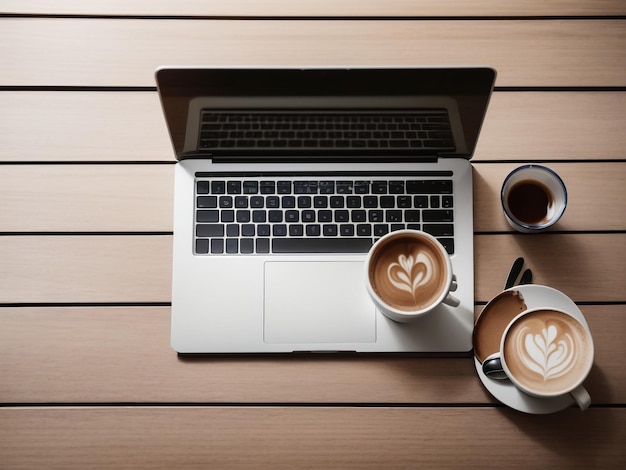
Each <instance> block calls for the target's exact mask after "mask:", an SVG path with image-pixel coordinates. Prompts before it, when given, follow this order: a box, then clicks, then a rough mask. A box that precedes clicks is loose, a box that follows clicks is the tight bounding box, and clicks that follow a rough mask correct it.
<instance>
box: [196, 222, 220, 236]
mask: <svg viewBox="0 0 626 470" xmlns="http://www.w3.org/2000/svg"><path fill="white" fill-rule="evenodd" d="M223 236H224V226H223V225H222V224H198V225H196V237H202V238H209V237H223Z"/></svg>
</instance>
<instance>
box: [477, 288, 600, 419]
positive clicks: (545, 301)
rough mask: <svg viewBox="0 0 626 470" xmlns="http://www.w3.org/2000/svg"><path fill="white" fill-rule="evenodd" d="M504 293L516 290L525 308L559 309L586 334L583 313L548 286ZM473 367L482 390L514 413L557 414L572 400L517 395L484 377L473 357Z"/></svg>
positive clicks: (512, 388)
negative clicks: (569, 316)
mask: <svg viewBox="0 0 626 470" xmlns="http://www.w3.org/2000/svg"><path fill="white" fill-rule="evenodd" d="M508 290H517V291H519V292H521V294H522V296H523V297H524V302H525V303H526V306H527V308H528V309H531V308H539V307H551V308H557V309H559V310H563V311H565V312H567V313H569V314H570V315H571V316H573V317H574V318H576V319H577V320H578V321H579V322H580V323H581V324H582V325H583V326H584V327H585V329H586V330H587V331H589V325H587V321H586V320H585V317H584V315H583V313H582V312H581V311H580V309H579V308H578V306H577V305H576V304H575V303H574V301H573V300H572V299H570V298H569V297H568V296H566V295H565V294H563V293H562V292H560V291H558V290H556V289H553V288H552V287H547V286H540V285H535V284H527V285H523V286H515V287H512V288H511V289H508ZM474 366H475V367H476V372H478V377H479V378H480V380H481V382H482V383H483V385H484V386H485V388H486V389H487V390H488V391H489V393H491V394H492V395H493V396H494V397H495V398H497V399H498V400H499V401H500V402H502V403H504V404H505V405H507V406H510V407H511V408H513V409H516V410H518V411H523V412H524V413H532V414H547V413H554V412H556V411H561V410H563V409H565V408H567V407H569V406H571V405H572V404H574V399H573V398H572V396H571V395H570V394H569V393H568V394H566V395H563V396H560V397H556V398H535V397H532V396H530V395H527V394H526V393H524V392H521V391H520V390H519V389H518V388H517V387H515V385H513V384H512V383H511V382H510V381H509V380H494V379H490V378H488V377H487V376H486V375H485V374H484V373H483V369H482V365H481V363H480V362H479V361H478V359H476V358H475V357H474Z"/></svg>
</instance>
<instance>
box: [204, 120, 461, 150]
mask: <svg viewBox="0 0 626 470" xmlns="http://www.w3.org/2000/svg"><path fill="white" fill-rule="evenodd" d="M198 148H199V149H201V150H202V149H228V148H237V149H239V150H241V149H308V150H315V149H319V150H324V149H348V150H349V149H368V148H369V149H381V148H382V149H403V148H404V149H422V150H429V151H430V150H432V151H433V152H441V151H454V150H455V145H454V141H453V137H452V132H451V130H450V121H449V117H448V111H447V110H446V109H428V110H420V111H411V112H404V113H391V112H388V113H385V112H376V113H375V114H374V113H370V114H368V113H356V112H352V113H350V112H334V113H324V112H309V113H296V112H293V113H284V112H234V111H215V110H211V111H204V112H203V113H202V120H201V128H200V136H199V142H198Z"/></svg>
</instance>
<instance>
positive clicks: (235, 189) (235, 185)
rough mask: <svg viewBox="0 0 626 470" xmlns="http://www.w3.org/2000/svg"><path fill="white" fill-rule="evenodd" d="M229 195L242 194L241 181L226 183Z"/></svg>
mask: <svg viewBox="0 0 626 470" xmlns="http://www.w3.org/2000/svg"><path fill="white" fill-rule="evenodd" d="M226 192H227V193H228V194H241V181H229V182H227V183H226Z"/></svg>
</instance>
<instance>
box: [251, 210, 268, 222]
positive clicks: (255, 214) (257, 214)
mask: <svg viewBox="0 0 626 470" xmlns="http://www.w3.org/2000/svg"><path fill="white" fill-rule="evenodd" d="M252 222H255V223H257V224H260V223H264V222H267V213H266V212H265V211H263V210H256V211H252Z"/></svg>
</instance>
